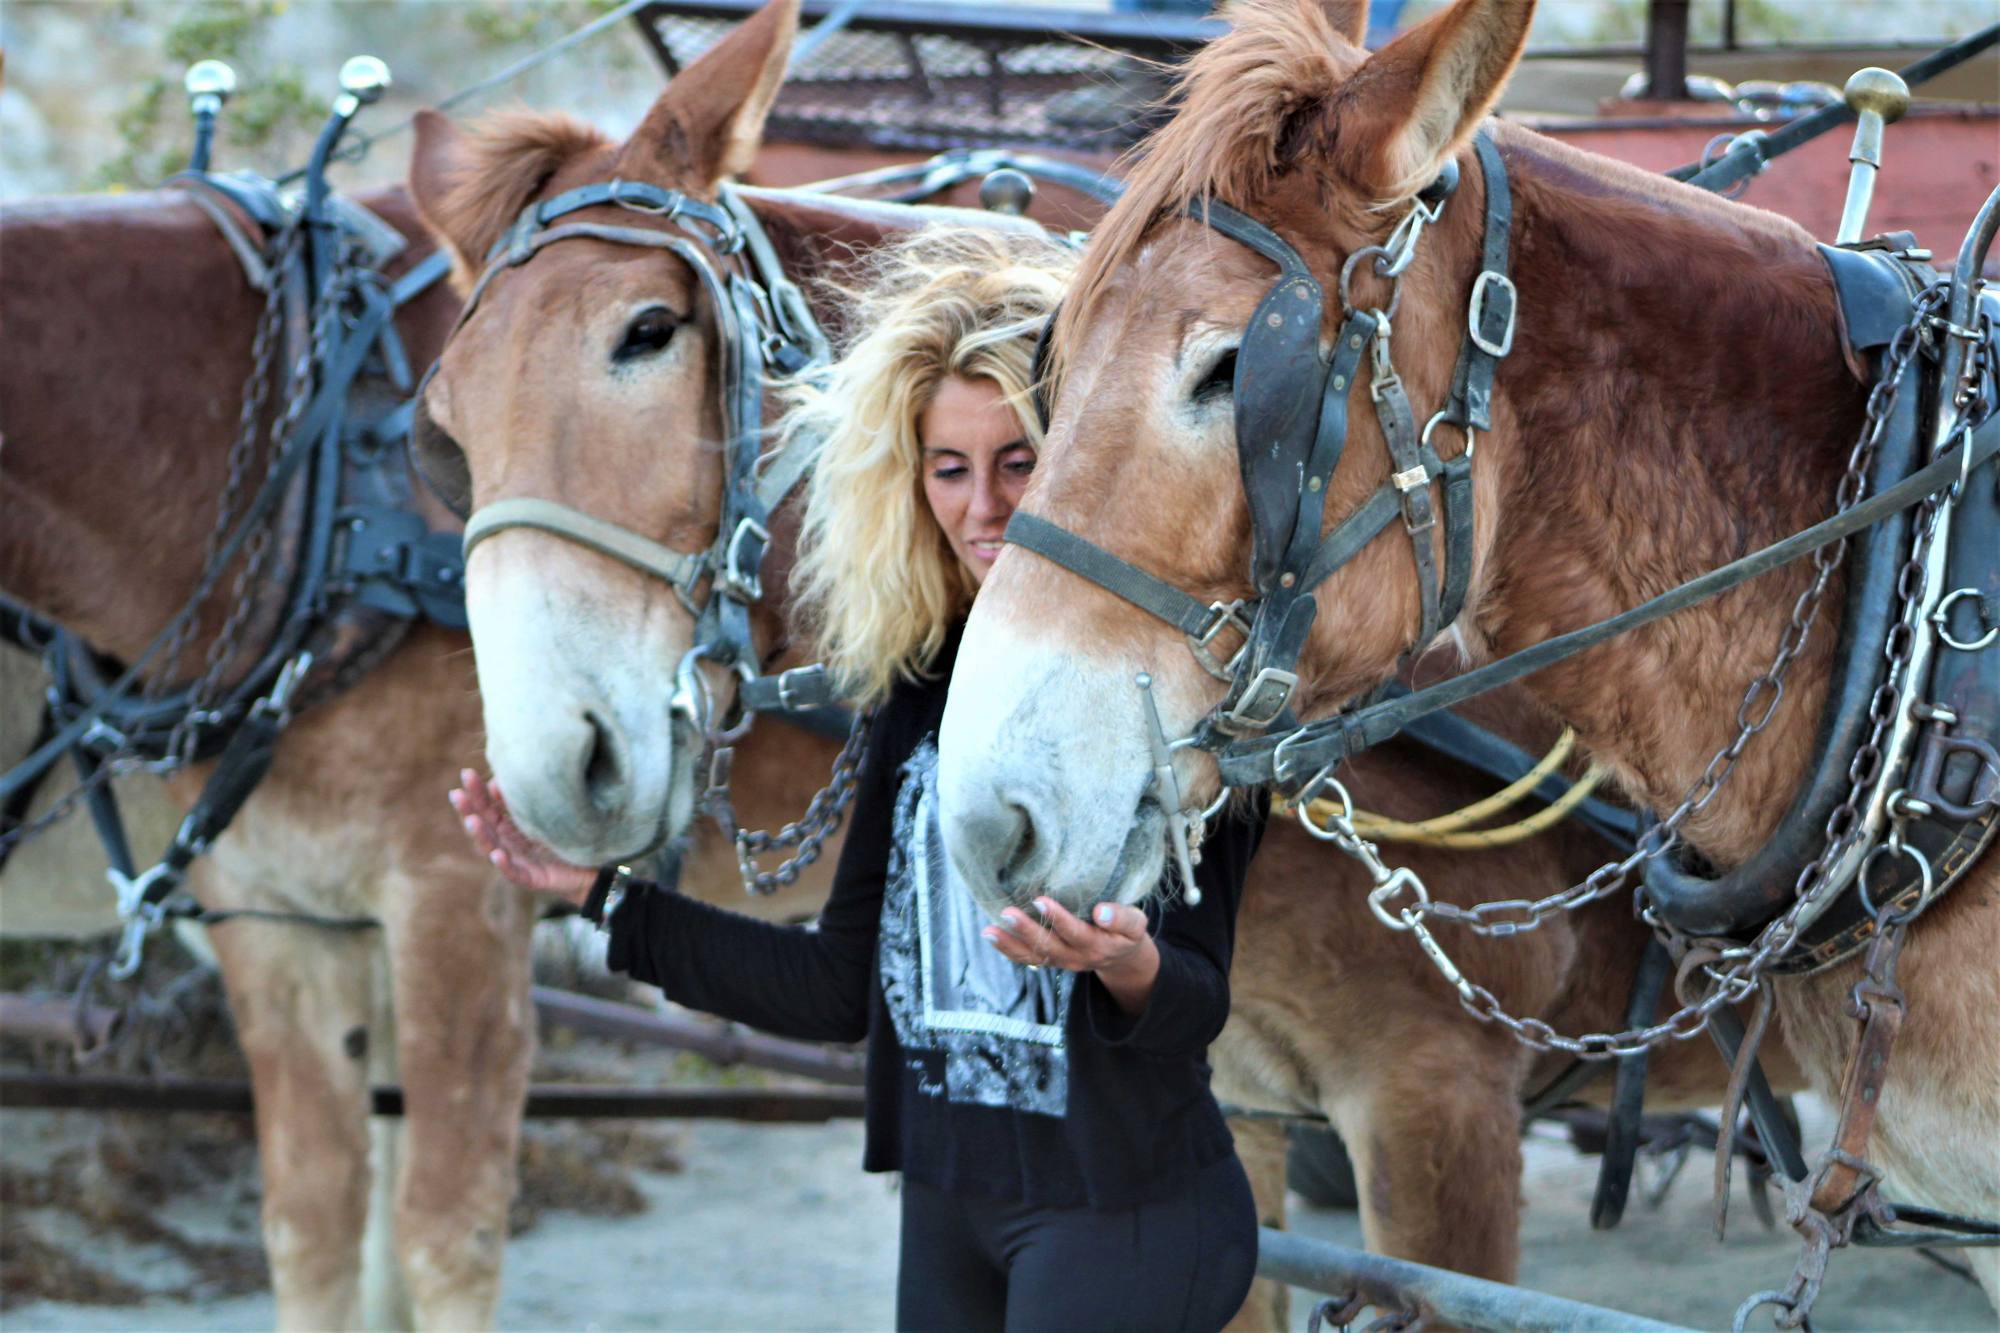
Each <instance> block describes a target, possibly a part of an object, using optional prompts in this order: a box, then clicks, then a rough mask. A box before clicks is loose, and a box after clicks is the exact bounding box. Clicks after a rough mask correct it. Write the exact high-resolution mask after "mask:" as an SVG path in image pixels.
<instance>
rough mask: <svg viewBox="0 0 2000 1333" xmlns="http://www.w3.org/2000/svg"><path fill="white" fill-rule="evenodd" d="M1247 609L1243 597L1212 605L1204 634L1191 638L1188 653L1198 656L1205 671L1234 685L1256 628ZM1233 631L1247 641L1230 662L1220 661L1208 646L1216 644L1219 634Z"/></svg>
mask: <svg viewBox="0 0 2000 1333" xmlns="http://www.w3.org/2000/svg"><path fill="white" fill-rule="evenodd" d="M1244 608H1245V603H1244V601H1243V599H1242V598H1240V597H1239V598H1237V599H1236V600H1235V601H1233V602H1210V603H1209V606H1208V622H1207V623H1206V624H1204V625H1203V626H1202V628H1201V633H1199V634H1190V635H1188V636H1187V643H1188V651H1190V652H1192V653H1193V654H1194V660H1195V661H1196V662H1199V663H1200V664H1201V669H1202V670H1203V671H1206V672H1207V673H1208V674H1209V675H1211V676H1213V677H1215V678H1216V679H1217V680H1226V681H1230V682H1232V683H1233V682H1234V681H1235V680H1236V666H1237V663H1239V662H1241V661H1242V660H1243V650H1244V649H1245V648H1248V647H1249V646H1250V632H1251V629H1252V625H1251V621H1250V617H1249V616H1246V615H1244V614H1243V612H1244ZM1230 628H1233V629H1234V630H1235V631H1236V632H1237V633H1238V634H1241V635H1242V636H1243V642H1242V644H1241V645H1239V646H1238V647H1237V649H1236V651H1235V652H1234V653H1232V654H1230V657H1229V661H1228V662H1226V663H1225V662H1219V661H1217V660H1216V657H1215V654H1214V653H1212V652H1210V651H1209V648H1208V646H1209V645H1210V644H1211V643H1213V642H1215V636H1216V635H1218V634H1220V633H1222V631H1223V630H1224V629H1230Z"/></svg>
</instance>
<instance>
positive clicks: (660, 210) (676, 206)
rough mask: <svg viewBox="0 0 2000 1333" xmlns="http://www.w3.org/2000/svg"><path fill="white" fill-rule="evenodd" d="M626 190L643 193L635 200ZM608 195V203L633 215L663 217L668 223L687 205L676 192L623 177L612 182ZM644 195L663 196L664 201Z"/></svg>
mask: <svg viewBox="0 0 2000 1333" xmlns="http://www.w3.org/2000/svg"><path fill="white" fill-rule="evenodd" d="M628 190H639V191H643V192H644V193H642V194H641V195H640V196H638V197H636V198H635V197H633V196H632V195H630V194H628V193H626V192H627V191H628ZM608 194H609V198H608V200H607V202H609V203H613V204H616V205H618V207H620V208H626V209H630V210H631V211H632V212H634V213H650V214H652V215H653V216H654V217H663V218H666V219H667V220H668V221H669V222H671V221H673V220H674V219H675V218H677V217H679V216H680V213H681V208H682V206H683V205H685V204H686V203H687V197H686V196H685V195H683V194H681V193H680V192H679V191H678V190H660V189H659V188H658V187H657V186H652V185H647V184H646V183H645V182H643V181H628V180H626V179H624V178H623V177H617V178H614V179H613V180H612V182H611V188H610V190H609V191H608ZM646 194H659V195H663V196H664V199H663V200H662V199H649V198H646V197H645V195H646Z"/></svg>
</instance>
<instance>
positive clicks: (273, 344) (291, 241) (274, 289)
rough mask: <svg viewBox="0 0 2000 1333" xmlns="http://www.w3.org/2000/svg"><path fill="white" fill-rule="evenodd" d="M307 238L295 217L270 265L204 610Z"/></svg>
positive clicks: (206, 570) (155, 681) (205, 561)
mask: <svg viewBox="0 0 2000 1333" xmlns="http://www.w3.org/2000/svg"><path fill="white" fill-rule="evenodd" d="M303 235H304V232H303V229H302V228H301V227H300V226H299V221H298V219H297V218H296V217H294V218H293V219H292V220H291V221H290V222H288V223H287V224H286V227H285V230H284V231H283V232H282V233H280V234H279V236H278V239H277V242H276V244H275V245H274V246H273V248H272V251H271V253H270V255H269V256H268V257H267V258H266V259H265V266H266V270H267V271H268V272H269V274H270V275H271V276H270V283H269V285H268V286H267V287H266V288H265V291H264V308H263V310H262V312H261V313H260V314H259V315H258V317H257V330H256V334H255V335H254V337H253V338H252V339H251V343H250V376H249V378H248V379H246V380H245V381H244V382H243V403H242V407H241V408H240V409H239V410H238V412H237V416H236V438H235V439H234V440H232V441H231V442H230V445H229V455H228V475H227V477H226V478H225V479H224V481H223V486H222V495H221V497H220V498H219V499H218V500H217V502H216V515H215V526H214V527H212V528H211V529H210V530H209V534H208V540H207V541H206V542H205V543H204V544H203V547H202V559H201V570H202V574H201V577H200V578H199V579H197V580H196V583H195V593H194V597H193V601H194V603H195V604H196V605H199V604H200V603H202V602H203V601H206V600H207V598H208V595H209V593H211V592H212V591H213V590H214V585H215V581H216V576H217V575H218V574H219V573H220V571H218V570H216V569H215V563H216V557H217V555H218V554H219V552H220V551H221V548H222V543H223V541H224V540H225V539H226V538H227V537H228V535H229V528H230V523H231V521H232V520H233V519H234V518H235V515H236V506H237V504H238V503H239V502H240V501H241V500H242V497H243V487H244V483H245V481H246V480H247V479H248V476H249V472H250V460H251V458H252V457H254V456H255V454H256V448H257V435H258V425H259V423H260V422H261V421H262V418H263V414H264V404H265V402H266V401H267V400H268V399H269V398H270V393H271V362H272V359H273V357H274V356H275V355H276V352H277V347H278V341H279V340H278V337H277V335H278V332H279V331H280V330H281V329H282V328H283V327H284V292H285V283H284V281H283V275H284V274H285V273H286V272H288V271H290V269H291V263H292V259H293V257H294V256H295V255H296V254H297V252H298V248H299V245H300V243H301V239H302V237H303ZM195 626H196V618H195V617H194V616H189V617H187V619H186V620H185V621H183V622H182V624H181V626H180V628H179V629H178V630H176V631H175V633H174V637H173V639H172V640H171V641H170V642H169V644H168V646H167V648H166V649H165V650H164V652H163V653H162V654H161V663H160V669H159V671H158V672H157V673H156V674H155V675H154V676H153V677H152V679H151V680H150V681H149V682H148V683H147V686H146V690H145V695H144V697H146V698H157V697H158V696H159V694H160V693H161V692H163V691H164V690H165V689H166V688H167V687H168V686H169V685H170V684H171V683H172V681H173V678H174V673H175V671H176V670H177V669H178V668H179V666H180V660H181V654H182V653H184V652H185V651H186V650H187V645H188V641H189V640H190V639H191V638H193V636H194V632H195Z"/></svg>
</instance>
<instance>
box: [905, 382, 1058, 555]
mask: <svg viewBox="0 0 2000 1333" xmlns="http://www.w3.org/2000/svg"><path fill="white" fill-rule="evenodd" d="M917 439H918V441H919V442H920V443H921V444H922V446H923V451H924V461H923V468H924V498H925V499H926V500H928V501H930V506H931V514H932V516H933V517H935V518H936V519H937V522H938V526H939V527H940V528H942V529H944V535H945V540H946V541H948V542H950V543H951V549H952V554H954V555H956V556H957V557H958V559H959V563H961V564H963V565H964V566H965V568H966V570H967V571H968V572H969V573H971V575H972V581H973V582H974V583H975V584H976V583H982V582H984V581H985V579H986V571H987V570H989V569H991V568H992V567H993V558H994V557H995V556H997V555H999V554H1000V534H1001V533H1002V532H1004V531H1006V528H1007V519H1008V518H1009V517H1010V516H1011V515H1012V514H1013V512H1014V507H1015V506H1016V505H1018V504H1020V502H1021V492H1022V491H1023V490H1025V489H1026V488H1027V485H1028V475H1029V474H1030V473H1031V472H1033V471H1034V470H1035V449H1034V446H1033V445H1031V444H1029V443H1028V441H1027V439H1026V437H1025V436H1024V435H1023V433H1022V430H1021V418H1020V417H1019V416H1018V415H1016V413H1015V411H1014V409H1013V408H1012V407H1010V406H1008V404H1007V399H1006V396H1005V395H1004V394H1003V393H1002V392H1001V391H1000V386H998V385H997V384H995V383H993V381H991V380H987V379H967V378H966V377H964V376H962V375H953V376H951V377H950V378H948V379H946V380H945V382H944V383H943V384H941V385H939V386H938V391H937V394H936V396H934V397H933V398H932V399H931V401H930V406H928V407H926V408H925V409H924V410H923V412H922V413H921V414H920V415H919V416H918V417H917Z"/></svg>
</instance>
